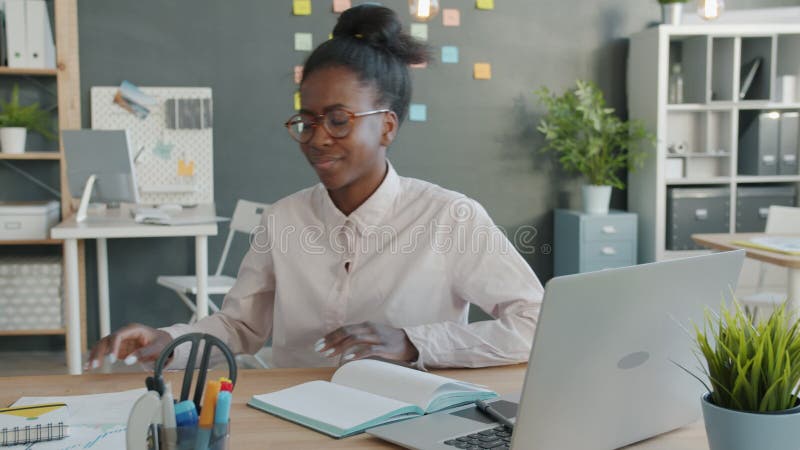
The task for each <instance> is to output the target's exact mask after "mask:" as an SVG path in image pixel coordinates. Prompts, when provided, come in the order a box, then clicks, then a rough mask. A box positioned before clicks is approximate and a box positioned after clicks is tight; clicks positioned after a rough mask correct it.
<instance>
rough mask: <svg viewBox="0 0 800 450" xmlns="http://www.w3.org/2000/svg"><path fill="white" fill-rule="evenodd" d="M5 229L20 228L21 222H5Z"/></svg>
mask: <svg viewBox="0 0 800 450" xmlns="http://www.w3.org/2000/svg"><path fill="white" fill-rule="evenodd" d="M3 225H4V226H5V228H6V230H19V229H21V228H22V222H19V221H17V222H6V223H4V224H3Z"/></svg>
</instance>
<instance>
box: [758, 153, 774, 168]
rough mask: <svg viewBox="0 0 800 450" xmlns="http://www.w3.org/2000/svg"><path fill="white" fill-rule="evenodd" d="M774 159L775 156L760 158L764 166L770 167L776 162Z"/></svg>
mask: <svg viewBox="0 0 800 450" xmlns="http://www.w3.org/2000/svg"><path fill="white" fill-rule="evenodd" d="M775 159H776V158H775V155H764V156H762V157H761V162H762V163H764V164H765V165H768V166H771V165H773V164H775V162H776V161H775Z"/></svg>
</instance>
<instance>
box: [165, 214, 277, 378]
mask: <svg viewBox="0 0 800 450" xmlns="http://www.w3.org/2000/svg"><path fill="white" fill-rule="evenodd" d="M268 206H269V205H267V204H265V203H256V202H250V201H247V200H239V201H237V202H236V209H234V211H233V217H232V218H231V222H230V228H229V230H228V236H227V237H226V239H225V247H224V248H223V249H222V255H221V256H220V258H219V263H217V270H216V271H215V272H214V274H213V275H209V277H208V295H209V297H211V296H212V295H225V294H227V293H228V291H230V290H231V288H232V287H233V284H234V283H235V282H236V278H234V277H230V276H227V275H223V274H222V270H223V269H224V268H225V262H226V260H227V258H228V252H229V251H230V248H231V243H232V242H233V238H234V234H235V233H236V232H241V233H245V234H246V235H247V236H248V237H249V236H250V234H251V233H252V232H253V230H254V229H255V228H256V227H257V226H258V225H259V224H260V223H261V215H262V214H263V212H264V210H265V209H266V208H267V207H268ZM156 283H158V284H159V285H161V286H164V287H166V288H169V289H172V290H173V291H175V294H177V295H178V298H180V299H181V301H182V302H183V304H184V305H186V307H187V308H189V310H190V311H192V317H191V319H189V323H193V322H195V321H196V320H197V304H196V302H195V301H192V299H190V298H189V296H190V295H192V296H196V295H197V277H196V276H173V275H160V276H159V277H158V278H157V279H156ZM208 307H209V308H210V309H211V311H213V312H217V311H219V307H218V306H217V305H216V304H215V303H214V302H213V301H212V300H211V299H210V298H209V300H208ZM253 356H254V357H255V359H256V360H257V361H258V363H259V364H261V365H262V366H263V367H265V368H266V367H268V366H267V364H266V363H265V362H264V361H263V360H262V359H261V358H260V357H259V356H258V355H253Z"/></svg>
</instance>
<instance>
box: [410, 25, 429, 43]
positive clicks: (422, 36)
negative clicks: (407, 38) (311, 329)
mask: <svg viewBox="0 0 800 450" xmlns="http://www.w3.org/2000/svg"><path fill="white" fill-rule="evenodd" d="M411 36H414V37H415V38H417V39H419V40H420V41H427V40H428V24H427V23H412V24H411Z"/></svg>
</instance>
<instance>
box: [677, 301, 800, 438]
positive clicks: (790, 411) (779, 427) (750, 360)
mask: <svg viewBox="0 0 800 450" xmlns="http://www.w3.org/2000/svg"><path fill="white" fill-rule="evenodd" d="M695 343H696V344H697V354H698V358H699V359H700V360H701V361H704V362H705V366H704V367H703V368H702V370H703V372H704V374H705V376H706V377H707V379H708V380H709V381H710V384H711V385H710V386H709V385H708V384H706V383H705V382H704V381H703V380H702V379H701V378H700V377H698V376H697V375H694V374H692V373H691V372H689V373H690V374H692V376H694V377H695V378H697V379H698V380H700V382H701V383H703V384H704V385H705V386H706V389H708V393H706V394H704V395H703V397H702V400H701V402H702V407H703V417H704V419H705V425H706V433H707V435H708V443H709V447H710V449H711V450H753V449H759V450H778V449H782V450H783V449H794V448H798V447H800V402H798V382H800V320H797V319H795V318H794V317H791V315H789V314H787V312H786V304H785V303H784V304H782V305H780V306H778V307H777V308H776V309H775V310H774V311H773V313H772V314H771V315H770V316H769V317H768V318H766V319H765V320H761V321H760V322H758V323H756V324H753V321H752V317H750V315H749V314H747V313H746V312H745V311H744V310H743V309H742V307H741V306H740V305H739V304H738V303H736V302H734V307H733V309H732V310H731V309H729V308H727V307H725V305H724V304H723V305H722V308H721V310H720V314H719V316H716V315H714V314H713V313H712V312H710V311H708V310H707V311H706V315H705V326H704V328H703V329H702V330H701V329H700V328H699V327H698V326H697V325H695ZM684 370H686V369H685V368H684ZM687 372H688V370H687Z"/></svg>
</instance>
